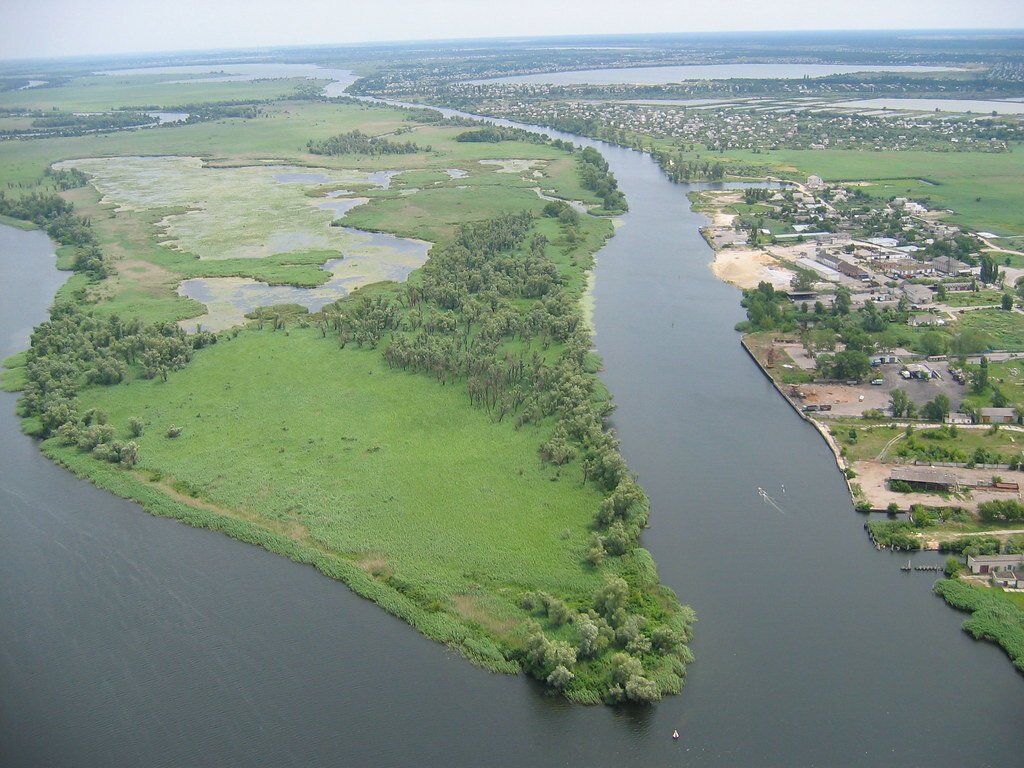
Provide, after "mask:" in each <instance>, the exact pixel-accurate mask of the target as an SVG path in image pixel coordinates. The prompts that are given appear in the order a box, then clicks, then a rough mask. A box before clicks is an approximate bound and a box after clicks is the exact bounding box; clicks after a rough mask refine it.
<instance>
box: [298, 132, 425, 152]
mask: <svg viewBox="0 0 1024 768" xmlns="http://www.w3.org/2000/svg"><path fill="white" fill-rule="evenodd" d="M306 148H307V149H308V150H309V151H310V152H312V153H313V154H314V155H410V154H413V153H415V152H429V151H430V147H420V146H417V145H416V144H413V143H412V142H411V141H405V142H399V141H391V140H389V139H384V138H381V137H379V136H368V135H366V134H365V133H363V132H362V131H360V130H359V129H356V130H354V131H349V132H348V133H339V134H338V135H336V136H330V137H328V138H326V139H310V140H309V141H308V142H306Z"/></svg>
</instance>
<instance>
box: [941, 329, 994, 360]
mask: <svg viewBox="0 0 1024 768" xmlns="http://www.w3.org/2000/svg"><path fill="white" fill-rule="evenodd" d="M986 349H988V336H987V335H986V334H985V332H984V331H980V330H977V329H974V328H970V329H967V330H964V331H961V332H960V333H959V334H957V335H956V336H954V337H953V343H952V344H951V345H950V350H951V351H952V352H953V353H954V354H956V355H973V354H977V353H978V352H984V351H985V350H986Z"/></svg>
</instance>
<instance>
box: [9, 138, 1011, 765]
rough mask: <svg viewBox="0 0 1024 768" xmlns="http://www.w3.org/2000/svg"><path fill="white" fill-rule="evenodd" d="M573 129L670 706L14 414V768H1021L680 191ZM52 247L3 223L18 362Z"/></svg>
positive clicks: (992, 654) (954, 622) (950, 633)
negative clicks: (600, 159) (422, 604)
mask: <svg viewBox="0 0 1024 768" xmlns="http://www.w3.org/2000/svg"><path fill="white" fill-rule="evenodd" d="M545 132H546V133H549V134H551V135H559V134H557V133H556V132H554V131H545ZM561 135H562V136H563V137H565V135H564V134H561ZM567 138H572V139H575V140H577V141H578V142H580V143H587V144H593V145H595V146H597V147H598V148H599V149H600V150H601V151H602V152H603V153H604V154H605V156H606V157H607V158H608V160H609V162H610V164H611V167H612V170H613V171H614V173H615V175H616V176H617V178H618V179H619V183H620V186H621V188H622V189H623V190H624V191H625V193H626V195H627V197H628V199H629V201H630V206H631V209H630V212H629V213H628V214H627V215H626V216H625V217H624V226H623V227H621V228H620V229H619V230H618V233H617V235H616V236H615V237H614V238H612V239H611V240H610V241H609V243H608V244H607V245H606V246H605V248H604V249H603V250H602V251H601V253H600V254H599V258H598V266H597V281H596V287H595V298H596V311H595V316H594V319H595V324H596V344H597V347H598V350H599V352H600V353H601V354H602V355H603V357H604V360H605V370H604V372H603V373H602V377H603V378H604V380H605V382H606V383H607V384H608V386H609V388H610V389H611V391H612V392H614V395H615V402H616V403H617V404H618V410H617V411H616V413H615V415H614V419H613V420H614V426H615V428H616V429H617V430H618V433H619V435H620V437H621V439H622V450H623V453H624V454H625V456H626V458H627V460H628V461H629V463H630V466H631V467H632V469H633V470H634V471H635V472H637V473H638V475H639V479H640V482H641V483H642V484H643V486H644V488H645V489H646V490H647V492H648V494H649V495H650V497H651V502H652V508H653V512H652V516H651V529H650V531H648V532H647V533H646V534H645V535H644V537H643V543H644V545H645V546H647V547H648V548H649V549H650V550H651V551H652V553H653V554H654V556H655V558H656V560H657V562H658V566H659V570H660V573H661V577H662V581H663V582H664V583H665V584H667V585H669V586H671V587H672V588H674V589H675V590H677V592H678V593H679V596H680V598H681V600H682V601H683V602H687V603H690V604H692V605H693V606H694V607H695V608H696V610H697V612H698V616H699V619H700V620H699V622H698V623H697V625H696V633H697V634H696V639H695V641H694V643H693V649H694V652H695V653H696V655H697V662H696V663H695V664H694V665H692V666H691V667H690V674H689V680H688V684H687V686H686V687H685V688H684V690H683V693H682V694H681V695H680V696H675V697H669V698H668V699H666V700H665V701H663V702H661V703H659V704H658V705H657V706H655V707H653V708H651V709H649V710H643V709H641V710H629V709H613V708H609V707H603V706H602V707H591V708H586V707H580V706H573V705H569V704H566V703H564V702H562V701H560V700H558V699H551V698H546V697H544V696H542V695H541V694H540V692H539V690H538V689H537V687H536V686H535V685H534V684H533V683H531V682H530V681H529V680H527V679H525V678H524V677H518V678H511V677H505V676H498V675H492V674H489V673H487V672H485V671H482V670H480V669H477V668H475V667H472V666H471V665H469V664H468V663H467V662H465V661H464V660H462V659H460V658H458V657H456V656H454V655H453V654H452V653H451V652H449V651H448V650H446V649H445V648H444V647H442V646H440V645H437V644H434V643H432V642H430V641H427V640H425V639H424V638H422V637H421V636H419V635H418V634H417V633H416V632H415V631H413V630H412V629H411V628H409V627H408V626H406V625H405V624H403V623H401V622H399V621H398V620H396V619H394V618H392V617H391V616H389V615H387V614H386V613H384V612H383V611H382V610H380V609H379V608H377V607H376V606H374V605H373V604H371V603H369V602H367V601H364V600H362V599H360V598H357V597H355V596H354V595H352V594H351V593H350V592H348V590H346V589H345V588H344V586H342V585H340V584H337V583H335V582H331V581H329V580H328V579H326V578H324V577H322V576H321V575H319V574H318V573H317V572H316V571H314V570H313V569H312V568H309V567H306V566H300V565H296V564H294V563H292V562H290V561H288V560H286V559H284V558H282V557H278V556H276V555H273V554H270V553H268V552H265V551H263V550H260V549H258V548H256V547H252V546H249V545H246V544H242V543H239V542H236V541H234V540H232V539H229V538H227V537H225V536H223V535H220V534H217V533H214V532H211V531H206V530H200V529H192V528H188V527H186V526H183V525H181V524H179V523H177V522H175V521H171V520H165V519H160V518H155V517H151V516H149V515H147V514H145V513H144V512H142V511H141V510H140V508H139V507H138V506H136V505H135V504H133V503H130V502H127V501H123V500H120V499H117V498H114V497H112V496H110V495H109V494H106V493H104V492H102V491H100V490H98V489H96V488H94V487H93V486H91V485H89V484H87V483H84V482H82V481H80V480H77V479H75V478H74V477H72V476H71V475H69V474H68V473H67V472H65V471H64V470H62V469H61V468H59V467H57V466H55V465H53V464H51V463H50V462H48V461H47V460H46V459H45V458H43V457H42V455H41V454H39V452H38V450H37V448H36V446H35V445H34V444H33V442H32V441H31V440H30V439H28V438H26V437H24V436H23V435H22V434H21V433H20V432H19V430H18V423H17V419H16V418H15V417H14V416H13V409H14V402H15V397H14V396H13V395H10V394H2V393H0V440H2V441H3V445H4V461H3V462H2V463H0V525H2V526H3V530H4V536H3V538H2V539H0V583H2V584H3V590H2V591H0V615H2V616H3V621H2V622H0V679H2V680H3V684H2V685H0V764H3V765H4V766H5V767H6V766H10V767H11V768H14V767H18V768H21V767H25V768H28V767H29V766H32V767H35V766H43V765H45V766H76V767H80V768H83V767H84V768H89V767H92V766H96V767H97V768H116V767H118V766H133V767H134V766H142V765H145V766H175V767H177V766H214V765H216V766H268V767H269V766H274V767H275V768H276V767H277V766H313V765H316V766H320V765H323V766H364V765H365V766H396V767H397V766H402V767H404V766H414V765H415V766H439V767H440V766H517V767H519V766H540V767H546V766H575V765H580V766H588V767H593V768H603V767H604V766H609V767H611V766H616V767H618V766H631V765H681V766H707V767H716V768H717V767H722V768H730V767H732V766H828V767H830V768H835V767H845V766H879V767H882V766H928V767H929V768H936V767H938V768H941V767H943V766H950V767H951V768H952V767H953V766H956V767H957V768H960V766H963V765H971V766H1009V765H1019V764H1020V751H1021V746H1022V739H1021V736H1020V733H1021V731H1020V726H1019V717H1018V715H1017V709H1016V707H1017V705H1018V704H1019V701H1020V698H1021V695H1022V694H1024V686H1022V678H1021V677H1020V675H1018V674H1017V673H1015V672H1014V671H1013V668H1012V666H1011V665H1010V663H1009V661H1008V660H1007V658H1006V656H1005V654H1003V652H1002V651H1001V650H999V649H998V648H996V647H994V646H991V645H988V644H982V643H975V642H974V641H972V640H970V639H969V638H968V637H967V636H966V635H965V634H964V633H963V632H961V631H960V629H959V625H960V622H961V621H962V620H963V615H961V614H958V613H956V612H954V611H953V610H951V609H949V608H948V607H947V606H946V605H945V604H944V603H943V602H942V601H941V600H939V599H938V598H936V597H934V596H932V595H931V594H930V585H931V579H930V578H928V577H927V576H924V575H923V574H920V573H910V574H906V573H901V572H900V571H899V570H898V565H899V564H900V563H901V562H903V561H904V560H905V557H904V558H902V559H901V558H899V557H896V556H889V555H886V554H880V553H878V552H876V551H875V550H874V549H873V548H872V547H871V546H870V545H869V544H868V542H867V540H866V538H865V536H864V534H863V531H862V529H861V526H862V523H863V518H862V517H860V516H859V515H858V514H856V513H855V512H853V510H852V508H851V504H850V501H849V498H848V495H847V493H846V490H845V485H844V483H843V481H842V478H841V477H840V476H839V474H838V472H837V470H836V467H835V463H834V461H833V459H832V456H831V454H830V453H829V451H828V449H827V448H826V446H825V444H824V443H823V442H822V440H821V439H820V437H819V436H818V435H817V433H816V432H815V431H814V430H813V429H812V428H811V427H810V426H809V425H807V424H806V423H804V422H803V421H802V420H801V419H800V418H799V417H798V416H797V415H796V414H795V413H793V411H792V410H791V409H790V408H789V406H788V405H786V404H785V403H784V402H783V400H782V399H781V398H780V397H779V396H778V395H777V394H776V393H775V391H774V390H773V389H772V388H771V386H770V385H769V384H768V382H767V381H766V380H765V379H764V378H763V377H762V376H761V374H760V373H759V372H758V371H757V369H756V368H755V367H754V366H753V364H752V363H751V362H750V361H749V360H748V359H747V358H746V356H745V354H744V353H743V352H742V350H741V348H740V346H739V343H738V337H737V335H736V333H735V332H734V331H733V330H732V327H733V325H734V324H735V323H736V322H737V321H738V320H740V319H741V318H742V314H741V309H740V307H739V306H738V292H737V291H736V290H735V289H734V288H732V287H730V286H727V285H725V284H723V283H720V282H719V281H718V280H716V279H715V278H714V277H713V275H712V274H711V272H710V270H709V269H708V263H709V261H710V259H711V253H710V251H709V249H708V247H707V246H706V245H705V243H704V242H703V240H702V239H701V238H700V236H699V234H698V232H697V228H698V226H700V225H701V224H702V223H703V217H702V216H701V215H699V214H695V213H693V212H691V211H690V210H689V203H688V201H687V199H686V196H685V193H686V191H687V190H688V187H686V186H681V185H673V184H671V183H670V182H668V181H667V180H666V179H665V177H664V175H663V174H662V173H661V171H660V170H659V169H658V167H657V166H656V165H655V164H654V163H653V162H652V161H651V160H650V158H649V157H647V156H645V155H642V154H640V153H637V152H634V151H631V150H626V149H621V148H617V147H613V146H609V145H605V144H601V143H600V142H592V141H584V140H582V139H579V138H578V137H567ZM694 186H698V185H694ZM691 188H692V187H691ZM51 254H52V249H51V248H50V246H49V244H48V241H47V240H46V239H45V238H44V237H43V236H42V235H41V234H40V233H38V232H20V231H16V230H13V229H10V228H7V227H0V277H2V280H0V293H2V295H0V300H2V301H0V307H2V308H3V312H2V313H0V340H2V341H3V344H4V346H5V349H6V351H5V352H4V354H7V353H9V352H10V351H11V350H12V349H16V348H17V346H18V343H19V342H20V343H22V344H23V342H24V339H25V329H26V328H27V327H28V325H27V324H28V323H34V322H37V321H38V320H40V319H42V317H43V316H44V313H43V310H44V308H45V305H46V303H47V302H48V300H49V297H50V296H52V292H53V290H55V289H56V287H57V285H58V284H59V282H60V276H59V275H58V274H57V273H56V272H55V270H54V269H53V267H52V255H51ZM41 283H43V286H42V287H39V286H40V284H41ZM30 288H31V289H33V290H34V291H35V293H29V289H30ZM759 486H760V487H763V488H765V489H766V490H767V491H768V492H769V493H770V494H771V495H772V496H773V497H774V498H775V499H776V500H777V501H778V502H779V508H780V509H777V508H774V507H772V506H770V505H768V504H766V503H765V502H764V501H763V500H762V499H761V498H760V496H758V494H757V488H758V487H759ZM783 486H785V492H783V490H782V487H783ZM921 557H925V558H928V557H931V558H933V559H934V556H933V555H922V556H921ZM673 729H678V730H679V731H680V734H681V736H682V738H681V739H680V740H679V741H678V742H674V741H673V740H672V739H671V738H670V735H671V733H672V731H673Z"/></svg>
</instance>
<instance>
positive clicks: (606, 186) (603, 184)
mask: <svg viewBox="0 0 1024 768" xmlns="http://www.w3.org/2000/svg"><path fill="white" fill-rule="evenodd" d="M576 162H577V164H578V166H579V170H580V179H581V181H582V183H583V186H584V188H586V189H589V190H591V191H592V192H593V193H594V194H595V195H597V196H598V197H600V198H601V200H602V203H603V205H604V208H605V209H606V210H608V211H626V210H629V206H628V205H627V204H626V196H625V195H623V194H622V192H620V191H619V188H618V187H619V185H618V182H616V181H615V176H614V175H613V174H612V172H611V171H610V170H608V161H607V160H605V159H604V158H603V157H601V153H600V152H598V151H597V150H596V149H594V148H593V147H584V148H583V149H581V150H580V152H579V153H578V154H577V155H576Z"/></svg>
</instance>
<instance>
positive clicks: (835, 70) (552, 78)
mask: <svg viewBox="0 0 1024 768" xmlns="http://www.w3.org/2000/svg"><path fill="white" fill-rule="evenodd" d="M950 71H953V70H952V69H951V68H950V67H910V66H907V67H901V66H897V65H888V64H887V65H882V66H869V65H852V64H699V65H698V64H694V65H687V66H677V67H623V68H621V69H581V70H577V71H574V72H545V73H543V74H539V75H514V76H512V77H492V78H488V79H485V80H470V81H469V82H471V83H532V84H534V85H572V84H577V83H583V84H587V85H618V84H626V83H636V84H641V85H657V84H660V83H679V82H682V81H683V80H728V79H729V78H734V77H747V78H766V79H772V80H786V79H796V78H801V77H826V76H828V75H846V74H849V73H851V72H950Z"/></svg>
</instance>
